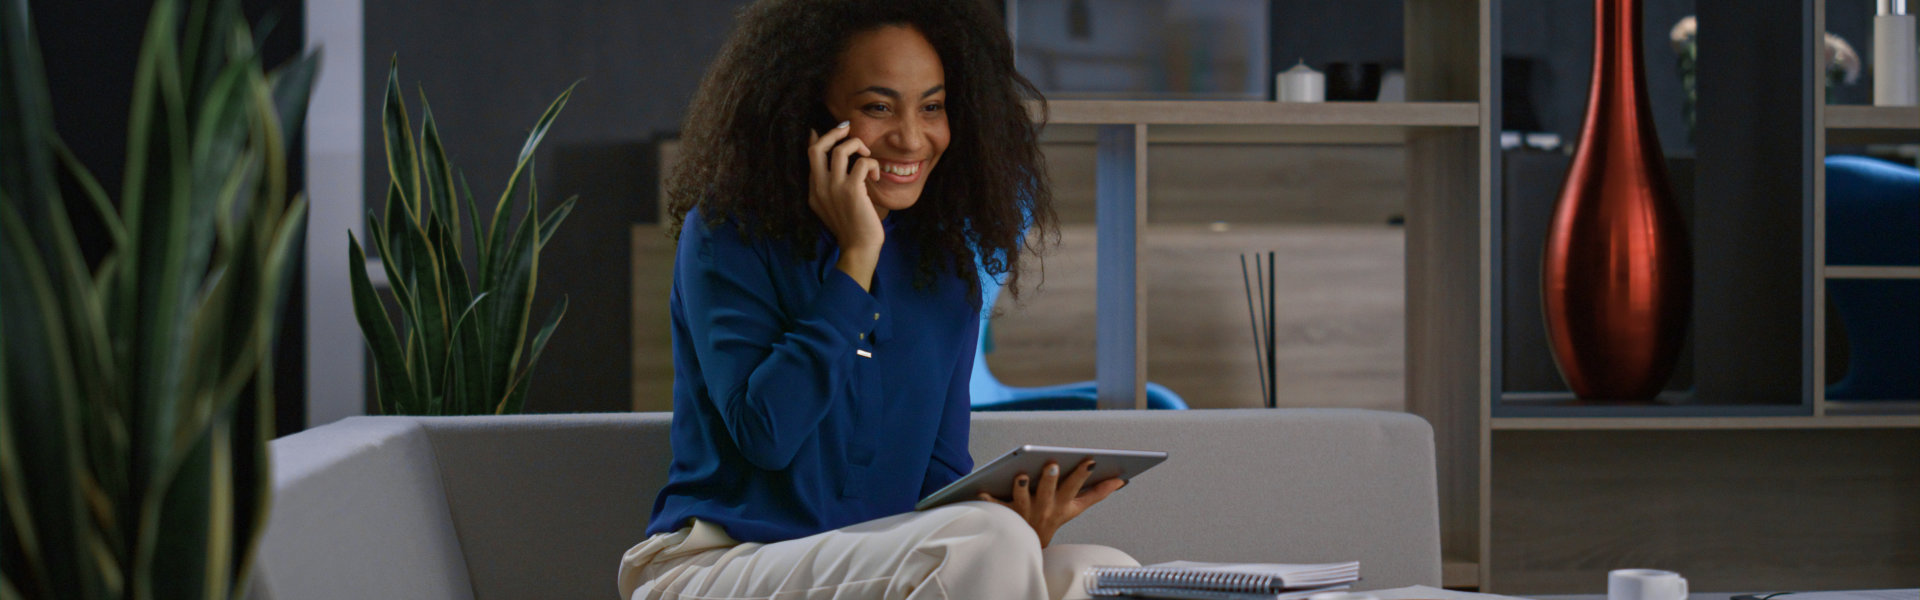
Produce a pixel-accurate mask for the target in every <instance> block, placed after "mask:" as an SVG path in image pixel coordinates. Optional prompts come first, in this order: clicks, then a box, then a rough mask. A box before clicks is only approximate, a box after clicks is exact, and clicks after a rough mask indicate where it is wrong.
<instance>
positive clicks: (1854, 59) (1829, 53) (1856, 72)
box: [1823, 33, 1860, 85]
mask: <svg viewBox="0 0 1920 600" xmlns="http://www.w3.org/2000/svg"><path fill="white" fill-rule="evenodd" d="M1824 58H1825V59H1826V62H1825V63H1823V64H1824V65H1825V66H1826V68H1827V69H1833V68H1836V67H1837V68H1839V69H1840V70H1842V71H1845V72H1846V74H1847V76H1846V78H1845V79H1844V80H1843V81H1844V82H1845V83H1847V84H1848V85H1852V84H1853V82H1855V81H1858V80H1859V79H1860V55H1859V54H1858V53H1855V52H1854V51H1853V46H1850V45H1848V44H1847V41H1846V40H1843V39H1840V36H1837V35H1834V34H1831V33H1829V34H1827V43H1826V53H1825V56H1824Z"/></svg>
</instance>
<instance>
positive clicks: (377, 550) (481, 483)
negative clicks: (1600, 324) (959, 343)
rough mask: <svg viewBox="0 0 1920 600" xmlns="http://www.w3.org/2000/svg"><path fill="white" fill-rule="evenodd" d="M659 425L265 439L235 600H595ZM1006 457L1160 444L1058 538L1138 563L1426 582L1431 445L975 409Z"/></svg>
mask: <svg viewBox="0 0 1920 600" xmlns="http://www.w3.org/2000/svg"><path fill="white" fill-rule="evenodd" d="M670 420H671V415H669V414H667V413H627V414H581V415H537V416H508V417H441V418H409V417H358V418H352V419H347V420H344V421H341V422H338V423H334V424H331V425H327V426H323V427H317V428H314V429H311V430H308V431H305V432H302V433H299V434H295V435H291V436H287V437H285V438H282V439H279V440H275V441H274V442H273V455H274V456H273V460H274V464H273V472H274V499H273V509H272V512H271V514H270V516H269V522H268V526H267V530H266V533H265V535H264V537H263V539H262V544H261V551H260V555H259V559H258V564H257V566H256V571H255V573H256V575H255V578H254V579H255V581H254V587H253V589H252V592H253V596H254V597H256V598H263V599H265V598H273V599H308V598H314V599H319V598H329V599H331V598H409V599H419V600H436V599H461V600H465V599H480V600H498V599H518V598H557V599H573V598H583V599H598V600H613V599H614V598H616V597H617V596H618V592H617V591H616V590H615V588H614V574H615V569H616V566H617V564H618V563H619V558H620V554H621V552H622V551H624V550H626V549H627V548H628V547H629V546H631V545H633V544H634V543H636V542H638V541H640V540H641V538H642V537H643V531H644V530H645V528H646V522H647V517H648V515H649V513H650V511H651V509H652V507H653V499H654V494H655V492H656V491H657V490H658V489H659V487H660V485H661V484H662V483H664V481H665V478H666V472H667V463H668V460H669V457H670V456H671V449H670V446H669V444H668V425H669V423H670ZM1023 443H1045V444H1052V445H1077V446H1096V447H1112V448H1136V449H1158V450H1166V451H1168V452H1169V453H1170V454H1171V456H1170V458H1169V459H1168V460H1167V461H1166V462H1165V463H1164V464H1162V465H1160V466H1159V467H1157V468H1155V469H1154V470H1152V471H1149V472H1147V473H1145V474H1143V475H1141V476H1140V477H1139V478H1138V479H1137V480H1135V481H1134V482H1133V484H1132V485H1130V486H1128V487H1127V489H1126V490H1125V491H1122V492H1120V493H1118V494H1115V495H1114V497H1113V498H1111V499H1109V500H1107V501H1106V502H1105V503H1102V504H1101V505H1099V506H1097V507H1095V508H1094V509H1093V510H1092V511H1089V512H1088V513H1087V514H1086V515H1084V516H1082V517H1081V518H1079V519H1077V520H1075V521H1074V522H1072V523H1070V524H1068V525H1067V527H1066V528H1064V529H1063V530H1062V531H1061V533H1060V534H1059V538H1058V539H1059V540H1060V541H1063V542H1090V543H1100V544H1107V545H1111V546H1115V547H1118V548H1121V549H1123V550H1126V551H1128V552H1130V553H1132V554H1133V555H1134V556H1135V557H1137V558H1139V559H1140V560H1141V561H1142V562H1144V563H1153V562H1159V561H1167V560H1178V559H1188V560H1212V561H1245V562H1255V561H1257V562H1309V561H1316V562H1317V561H1337V560H1359V561H1361V577H1362V580H1361V582H1360V584H1359V585H1358V586H1356V587H1357V588H1359V589H1377V588H1390V587H1400V586H1407V585H1415V584H1422V585H1432V586H1438V585H1440V532H1439V510H1438V506H1437V501H1436V491H1435V483H1434V459H1433V432H1432V429H1431V428H1430V427H1429V426H1428V425H1427V423H1426V422H1425V421H1423V420H1421V419H1420V418H1418V417H1414V416H1411V415H1407V414H1402V413H1387V412H1376V411H1358V410H1305V409H1281V410H1261V409H1249V410H1194V411H1098V412H1030V413H975V415H974V422H973V436H972V448H973V454H974V457H975V458H976V459H978V460H983V461H984V460H987V459H991V458H992V457H994V456H997V455H999V454H1000V453H1002V452H1004V451H1006V450H1007V449H1010V448H1012V447H1014V446H1016V445H1019V444H1023Z"/></svg>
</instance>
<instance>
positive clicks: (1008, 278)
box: [666, 0, 1059, 302]
mask: <svg viewBox="0 0 1920 600" xmlns="http://www.w3.org/2000/svg"><path fill="white" fill-rule="evenodd" d="M890 25H897V26H908V27H912V28H913V29H915V30H917V31H918V32H919V33H920V34H921V35H922V36H925V37H926V38H927V41H928V43H930V44H931V45H932V46H933V48H934V50H935V51H936V52H938V53H939V55H940V66H941V67H942V68H943V69H944V70H945V72H946V89H947V102H946V105H947V115H948V116H947V118H948V123H949V125H950V127H951V128H952V131H953V139H952V141H951V142H950V143H949V145H948V147H947V149H946V151H945V153H944V154H942V155H941V158H940V164H939V167H938V168H936V169H934V170H933V171H932V172H931V173H929V174H928V177H927V183H926V187H925V188H924V189H923V191H922V193H921V196H920V200H919V201H918V202H916V203H915V204H914V206H913V207H912V208H910V209H907V210H903V211H900V214H901V215H902V216H903V217H904V218H902V219H900V221H899V222H898V225H896V227H895V228H894V234H895V235H905V236H906V238H905V239H907V240H909V242H910V244H909V246H908V247H909V248H912V249H913V251H914V252H915V254H917V262H918V269H917V275H916V277H915V280H916V281H915V284H916V285H919V286H921V287H925V286H927V285H930V284H931V283H932V282H933V281H934V280H935V278H936V277H938V276H940V275H942V274H944V273H945V272H948V271H949V270H951V272H952V273H953V274H955V275H958V276H959V277H961V278H962V279H963V280H965V281H966V282H967V283H968V288H969V289H971V290H973V291H974V292H975V293H974V295H973V297H974V298H975V302H978V298H979V297H980V295H979V293H978V292H979V290H980V281H979V274H978V272H977V271H976V270H975V268H974V262H973V261H974V257H975V254H974V253H975V252H976V251H978V252H979V253H980V256H981V257H982V258H981V264H982V265H983V266H984V268H985V270H986V272H987V273H989V274H991V275H993V276H995V277H1004V281H1005V282H1006V288H1007V290H1008V292H1009V293H1010V294H1013V295H1014V296H1015V297H1017V296H1018V293H1019V292H1018V285H1017V284H1018V280H1019V274H1020V260H1021V257H1022V255H1023V254H1034V253H1036V252H1037V251H1038V250H1039V249H1040V248H1041V247H1042V246H1043V245H1044V243H1045V242H1048V241H1051V240H1054V239H1057V237H1058V235H1059V233H1058V231H1059V230H1058V224H1057V222H1056V216H1055V214H1054V212H1053V196H1052V194H1051V192H1049V191H1048V190H1049V187H1050V186H1049V185H1048V182H1047V172H1046V162H1045V158H1044V157H1043V156H1042V155H1041V153H1040V149H1039V131H1040V127H1041V126H1042V125H1043V124H1044V123H1045V114H1046V101H1045V99H1044V98H1042V97H1041V95H1040V92H1039V90H1038V89H1035V88H1034V86H1033V84H1032V82H1029V81H1027V79H1026V78H1025V77H1022V76H1021V75H1020V74H1019V73H1018V72H1016V71H1015V70H1014V66H1013V46H1012V42H1011V41H1010V40H1009V38H1008V36H1007V31H1006V27H1005V25H1004V23H1003V21H1002V20H1001V17H1000V15H999V14H998V11H997V10H996V9H994V8H990V7H988V6H987V5H986V4H985V3H984V2H982V1H981V0H761V1H760V2H755V3H754V4H753V5H752V6H749V7H747V8H746V9H744V10H742V11H741V13H740V15H739V24H738V28H737V29H735V30H734V32H733V35H732V37H730V38H729V39H728V40H727V42H726V45H725V46H723V47H722V48H721V50H720V55H719V57H718V58H717V59H715V61H714V63H713V65H712V67H711V68H710V69H709V70H708V71H707V75H706V79H705V80H703V81H702V82H701V84H700V89H699V91H698V92H697V93H696V94H695V95H694V98H693V103H692V106H691V108H690V109H689V110H688V114H687V120H686V124H685V126H684V128H683V130H682V142H681V158H680V159H679V162H678V165H677V166H676V167H675V168H674V170H673V172H672V173H671V174H670V175H669V176H668V179H667V185H668V189H667V198H666V201H667V202H668V207H669V211H670V215H671V219H672V220H671V222H670V223H669V225H670V226H671V228H670V229H669V231H672V232H673V234H674V235H676V236H677V235H679V231H680V228H681V225H682V224H683V223H684V222H685V220H686V217H687V214H688V212H689V211H691V210H693V209H694V208H696V207H698V208H699V209H700V214H701V215H703V216H704V220H705V221H706V222H707V224H708V225H709V226H720V224H722V223H723V222H726V221H728V220H729V219H731V220H732V221H733V222H734V224H735V225H736V226H737V227H738V228H739V230H740V232H741V233H742V235H744V236H746V237H747V238H748V239H750V240H753V239H759V240H775V241H785V242H799V243H793V244H792V246H793V248H794V250H795V251H796V252H799V253H800V255H801V257H802V258H804V259H807V260H814V259H816V258H818V256H819V255H818V254H817V251H818V250H819V248H818V244H816V243H809V242H814V241H817V240H822V239H827V238H826V237H824V236H826V235H828V234H827V229H826V226H825V225H824V224H823V223H822V222H821V221H820V219H819V217H818V216H816V215H815V214H814V213H813V211H812V209H810V208H809V207H808V206H807V179H808V173H809V167H808V161H807V155H806V151H805V149H806V145H807V133H808V132H809V131H810V130H820V129H823V128H825V127H831V126H832V123H833V122H834V120H833V119H832V117H831V116H830V115H829V114H828V112H827V108H826V104H825V97H826V90H827V82H828V80H829V79H830V78H831V77H832V76H833V74H834V72H835V70H837V69H838V68H839V62H840V57H841V55H842V54H843V53H844V52H845V50H846V48H847V45H848V41H849V39H850V38H852V37H853V36H854V35H855V34H858V33H861V32H865V31H869V30H872V29H876V28H879V27H883V26H890ZM1028 99H1032V100H1034V101H1035V102H1037V103H1038V105H1039V107H1040V115H1041V116H1040V118H1039V119H1038V120H1036V119H1035V118H1034V117H1033V116H1031V115H1029V113H1028V112H1027V109H1026V106H1025V104H1024V102H1025V101H1026V100H1028Z"/></svg>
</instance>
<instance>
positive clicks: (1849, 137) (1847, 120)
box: [1826, 105, 1920, 145]
mask: <svg viewBox="0 0 1920 600" xmlns="http://www.w3.org/2000/svg"><path fill="white" fill-rule="evenodd" d="M1826 117H1827V143H1828V144H1829V145H1856V144H1912V143H1920V107H1913V106H1847V105H1833V106H1828V107H1827V114H1826Z"/></svg>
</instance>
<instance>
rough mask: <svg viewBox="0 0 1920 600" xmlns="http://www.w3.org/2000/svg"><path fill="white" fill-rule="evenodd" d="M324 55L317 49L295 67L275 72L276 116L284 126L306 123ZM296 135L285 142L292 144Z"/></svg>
mask: <svg viewBox="0 0 1920 600" xmlns="http://www.w3.org/2000/svg"><path fill="white" fill-rule="evenodd" d="M320 57H321V51H320V50H319V49H315V50H314V51H313V52H310V53H308V54H307V55H305V56H302V57H300V58H298V59H295V60H294V61H293V62H292V63H289V64H287V65H285V66H282V67H280V68H279V69H275V70H274V72H273V76H272V78H271V82H270V85H271V86H272V87H273V105H274V114H276V115H279V117H280V124H281V126H283V127H284V126H288V125H293V126H298V125H299V124H301V123H305V122H307V104H308V103H309V101H310V100H311V99H312V98H313V82H314V81H315V80H316V79H317V78H318V77H319V75H320ZM294 138H295V135H291V134H289V135H285V136H284V139H285V141H292V140H293V139H294Z"/></svg>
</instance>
